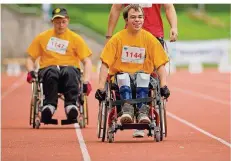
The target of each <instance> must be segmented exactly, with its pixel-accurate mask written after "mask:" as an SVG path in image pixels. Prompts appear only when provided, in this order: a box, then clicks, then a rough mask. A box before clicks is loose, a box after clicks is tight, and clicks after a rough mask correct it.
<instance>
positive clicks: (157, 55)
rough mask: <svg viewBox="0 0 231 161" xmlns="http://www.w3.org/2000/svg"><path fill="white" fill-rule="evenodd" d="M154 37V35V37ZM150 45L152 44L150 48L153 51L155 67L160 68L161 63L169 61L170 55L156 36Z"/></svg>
mask: <svg viewBox="0 0 231 161" xmlns="http://www.w3.org/2000/svg"><path fill="white" fill-rule="evenodd" d="M153 38H154V37H153ZM150 45H151V46H152V47H151V48H150V49H151V50H152V51H150V52H151V53H153V54H152V55H153V60H152V61H153V64H154V67H155V69H158V68H159V67H160V66H161V65H165V64H166V63H168V62H169V59H168V55H167V53H166V52H165V50H164V48H163V47H162V45H161V43H160V42H159V41H158V40H157V39H156V38H154V40H153V41H150Z"/></svg>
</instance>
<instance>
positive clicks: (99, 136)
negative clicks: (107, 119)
mask: <svg viewBox="0 0 231 161" xmlns="http://www.w3.org/2000/svg"><path fill="white" fill-rule="evenodd" d="M101 130H102V103H101V104H99V112H98V122H97V136H98V138H101Z"/></svg>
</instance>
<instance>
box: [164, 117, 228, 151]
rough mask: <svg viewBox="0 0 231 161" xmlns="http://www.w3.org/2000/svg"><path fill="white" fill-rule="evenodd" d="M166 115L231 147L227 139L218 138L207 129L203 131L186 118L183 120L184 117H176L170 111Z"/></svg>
mask: <svg viewBox="0 0 231 161" xmlns="http://www.w3.org/2000/svg"><path fill="white" fill-rule="evenodd" d="M167 115H168V116H169V117H171V118H173V119H176V120H177V121H180V122H181V123H183V124H185V125H188V126H189V127H191V128H193V129H196V130H197V131H199V132H201V133H203V134H205V135H207V136H208V137H210V138H213V139H215V140H217V141H219V142H221V143H222V144H224V145H226V146H228V147H229V148H231V144H230V143H228V142H227V141H225V140H223V139H221V138H219V137H216V136H215V135H213V134H210V133H209V132H207V131H205V130H203V129H201V128H199V127H197V126H196V125H194V124H192V123H190V122H188V121H186V120H184V119H181V118H179V117H177V116H176V115H174V114H172V113H170V112H167Z"/></svg>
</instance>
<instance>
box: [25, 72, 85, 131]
mask: <svg viewBox="0 0 231 161" xmlns="http://www.w3.org/2000/svg"><path fill="white" fill-rule="evenodd" d="M82 75H83V73H82V71H81V86H80V91H81V92H80V95H79V101H78V102H77V107H79V108H78V110H79V115H78V118H77V120H74V121H72V120H68V119H67V120H61V124H62V125H67V124H73V123H79V126H80V128H85V127H86V125H88V124H89V116H88V103H87V96H86V95H85V94H83V92H82V90H83V80H82ZM58 97H59V98H60V99H61V100H63V101H64V96H63V95H62V94H60V93H58ZM42 107H43V84H42V82H40V81H39V79H38V74H37V73H36V79H35V80H34V81H33V82H32V97H31V103H30V119H29V124H30V125H32V127H33V128H35V129H39V127H40V125H41V114H40V112H41V108H42ZM48 124H55V125H57V124H58V120H56V119H52V120H51V121H50V122H49V123H48Z"/></svg>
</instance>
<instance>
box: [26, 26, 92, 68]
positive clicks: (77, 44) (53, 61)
mask: <svg viewBox="0 0 231 161" xmlns="http://www.w3.org/2000/svg"><path fill="white" fill-rule="evenodd" d="M27 52H28V54H29V55H30V56H31V57H32V58H33V59H37V58H38V57H40V61H39V66H40V68H44V67H47V66H50V65H68V66H75V67H77V68H80V61H82V60H83V59H84V58H86V57H89V56H91V54H92V52H91V50H90V49H89V48H88V46H87V44H86V43H85V42H84V40H83V39H82V38H81V37H80V36H79V35H78V34H76V33H74V32H72V31H71V30H69V29H67V30H66V31H65V33H63V34H61V35H57V34H55V31H54V29H49V30H47V31H44V32H42V33H41V34H39V35H38V36H37V37H36V38H35V39H34V40H33V42H32V43H31V45H30V46H29V48H28V49H27Z"/></svg>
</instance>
